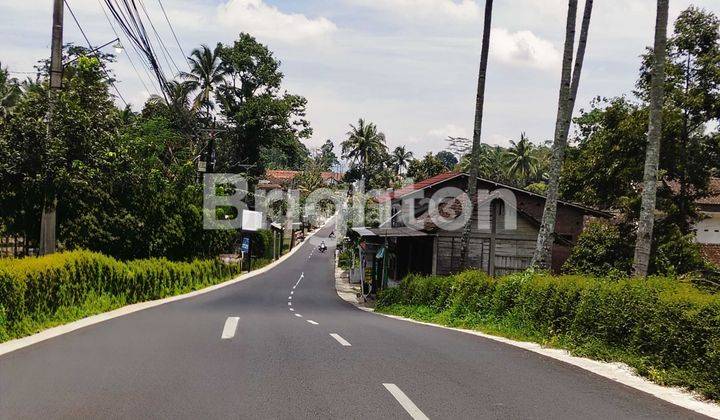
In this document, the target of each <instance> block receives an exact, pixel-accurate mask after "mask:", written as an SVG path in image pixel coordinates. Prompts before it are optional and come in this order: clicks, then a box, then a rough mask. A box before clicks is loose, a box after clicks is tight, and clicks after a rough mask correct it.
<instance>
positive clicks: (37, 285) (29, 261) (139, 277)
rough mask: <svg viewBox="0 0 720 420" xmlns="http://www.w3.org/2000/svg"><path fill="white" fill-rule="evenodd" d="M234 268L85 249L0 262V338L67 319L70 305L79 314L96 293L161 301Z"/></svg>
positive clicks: (120, 299) (122, 300)
mask: <svg viewBox="0 0 720 420" xmlns="http://www.w3.org/2000/svg"><path fill="white" fill-rule="evenodd" d="M238 272H239V267H235V266H230V265H226V264H223V263H221V262H220V261H193V262H188V263H185V262H171V261H168V260H165V259H149V260H136V261H128V262H120V261H117V260H115V259H113V258H111V257H107V256H104V255H102V254H97V253H93V252H87V251H74V252H67V253H59V254H54V255H50V256H45V257H40V258H35V257H30V258H22V259H9V260H0V341H5V340H7V339H10V338H15V337H20V336H23V335H27V334H31V333H33V332H35V331H37V330H38V329H40V328H42V327H43V326H47V325H48V324H57V323H62V322H67V321H70V320H69V319H61V318H62V317H63V316H66V315H61V314H65V313H67V312H73V311H72V310H73V309H75V311H74V313H77V312H78V308H81V307H88V306H92V305H93V302H91V301H92V300H100V297H112V299H111V300H112V301H113V302H115V303H116V304H115V305H114V306H120V305H121V304H132V303H137V302H142V301H147V300H154V299H160V298H163V297H166V296H171V295H175V294H180V293H184V292H188V291H191V290H194V289H198V288H201V287H204V286H208V285H211V284H216V283H219V282H221V281H223V280H226V279H228V278H230V277H231V276H233V275H235V274H237V273H238ZM103 309H107V308H103ZM79 312H82V310H80V311H79ZM82 315H84V314H82V313H80V316H82ZM76 318H77V317H76Z"/></svg>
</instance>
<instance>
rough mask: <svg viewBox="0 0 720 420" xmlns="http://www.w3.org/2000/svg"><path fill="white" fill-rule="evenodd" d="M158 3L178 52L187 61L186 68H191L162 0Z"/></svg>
mask: <svg viewBox="0 0 720 420" xmlns="http://www.w3.org/2000/svg"><path fill="white" fill-rule="evenodd" d="M158 4H160V10H162V13H163V16H165V21H166V22H167V24H168V26H169V27H170V32H172V35H173V38H175V43H176V44H177V46H178V48H179V49H180V54H182V56H183V58H184V59H185V63H187V65H188V69H190V70H192V66H190V61H188V59H187V57H186V56H185V49H184V48H183V47H182V45H180V39H179V38H178V36H177V34H176V33H175V28H173V25H172V23H170V18H169V17H168V15H167V13H165V6H163V3H162V0H158Z"/></svg>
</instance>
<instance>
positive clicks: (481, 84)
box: [460, 0, 493, 270]
mask: <svg viewBox="0 0 720 420" xmlns="http://www.w3.org/2000/svg"><path fill="white" fill-rule="evenodd" d="M492 7H493V1H492V0H485V19H484V21H483V38H482V48H481V51H480V71H479V74H478V85H477V97H476V100H475V125H474V130H473V143H472V151H471V157H470V162H471V163H470V177H469V178H468V182H467V195H468V197H469V198H470V210H471V211H472V212H473V213H474V212H475V202H476V201H477V177H478V167H479V166H480V162H479V161H480V148H481V142H482V119H483V108H484V106H485V79H486V76H487V64H488V55H489V52H490V29H491V27H492ZM473 220H474V218H473V217H470V218H468V221H467V223H465V227H464V228H463V233H462V240H461V244H460V269H461V270H464V269H465V268H467V257H468V252H469V251H470V230H471V228H472V222H473Z"/></svg>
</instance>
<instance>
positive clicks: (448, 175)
mask: <svg viewBox="0 0 720 420" xmlns="http://www.w3.org/2000/svg"><path fill="white" fill-rule="evenodd" d="M458 176H467V174H465V173H462V172H445V173H442V174H440V175H436V176H434V177H432V178H428V179H425V180H423V181H420V182H416V183H414V184H410V185H408V186H406V187H403V188H400V189H399V190H395V191H393V192H391V193H389V194H384V195H381V196H379V197H377V198H376V199H375V201H377V202H378V203H384V202H386V201H388V200H395V199H399V198H401V197H403V196H405V195H408V194H410V193H412V192H415V191H418V190H422V189H425V188H427V187H430V186H432V185H434V184H438V183H441V182H445V181H447V180H450V179H453V178H455V177H458ZM478 180H482V181H483V182H487V183H491V184H494V185H495V186H497V187H501V188H508V189H510V190H513V191H517V192H520V193H523V194H529V195H532V196H536V197H540V198H542V199H543V200H544V199H545V196H543V195H540V194H536V193H534V192H531V191H527V190H524V189H522V188H517V187H513V186H510V185H505V184H501V183H498V182H495V181H490V180H487V179H483V178H478ZM558 203H562V204H564V205H567V206H570V207H575V208H578V209H581V210H583V211H584V212H587V213H589V214H594V215H597V216H599V217H611V216H612V215H611V214H610V213H607V212H603V211H600V210H597V209H594V208H592V207H588V206H585V205H582V204H578V203H571V202H569V201H561V200H559V201H558Z"/></svg>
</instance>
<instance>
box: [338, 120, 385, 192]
mask: <svg viewBox="0 0 720 420" xmlns="http://www.w3.org/2000/svg"><path fill="white" fill-rule="evenodd" d="M347 136H348V138H347V140H345V141H343V142H342V153H343V157H344V158H345V159H349V160H350V161H353V162H354V163H355V164H356V165H358V166H360V170H361V174H362V176H363V178H364V179H366V180H367V179H370V170H371V168H372V167H373V166H375V164H377V163H381V162H382V161H383V158H384V157H385V156H386V155H387V145H386V144H385V134H383V133H381V132H379V131H378V129H377V126H375V124H373V123H366V122H365V120H364V119H362V118H360V119H359V120H358V124H357V126H354V125H352V124H350V131H348V133H347Z"/></svg>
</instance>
